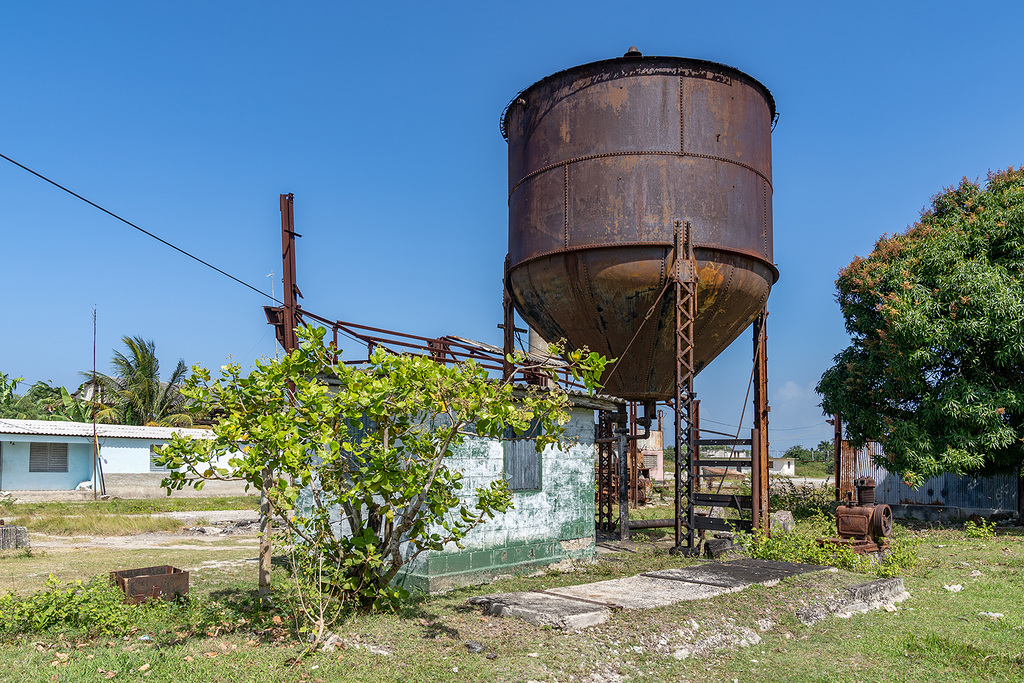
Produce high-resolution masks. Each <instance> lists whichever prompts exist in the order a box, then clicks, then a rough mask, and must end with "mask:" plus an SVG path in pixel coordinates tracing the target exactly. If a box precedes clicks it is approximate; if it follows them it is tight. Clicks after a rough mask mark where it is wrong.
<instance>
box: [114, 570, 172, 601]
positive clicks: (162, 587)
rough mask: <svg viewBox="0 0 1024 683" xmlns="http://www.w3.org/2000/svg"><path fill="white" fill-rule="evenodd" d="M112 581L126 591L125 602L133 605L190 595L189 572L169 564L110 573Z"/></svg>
mask: <svg viewBox="0 0 1024 683" xmlns="http://www.w3.org/2000/svg"><path fill="white" fill-rule="evenodd" d="M110 581H111V583H115V584H117V586H118V587H119V588H120V589H121V590H122V591H124V595H125V601H126V602H131V603H139V602H142V601H144V600H148V599H153V600H156V599H163V600H173V599H175V598H176V597H179V596H184V595H188V572H187V571H184V570H181V569H178V568H176V567H172V566H170V565H167V564H165V565H161V566H159V567H142V568H140V569H121V570H119V571H116V572H110Z"/></svg>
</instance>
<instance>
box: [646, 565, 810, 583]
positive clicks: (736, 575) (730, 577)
mask: <svg viewBox="0 0 1024 683" xmlns="http://www.w3.org/2000/svg"><path fill="white" fill-rule="evenodd" d="M824 569H826V567H819V566H817V565H813V564H799V563H796V562H773V561H771V560H751V559H747V558H744V559H740V560H733V561H731V562H709V563H708V564H702V565H697V566H695V567H683V568H681V569H663V570H661V571H656V572H647V573H646V574H643V576H647V577H650V578H653V579H667V580H670V581H679V582H689V583H695V584H702V585H705V586H717V587H719V588H724V589H727V590H741V589H743V588H746V587H747V586H749V585H750V584H752V583H759V584H762V585H765V586H774V585H775V584H777V583H778V582H779V581H781V580H782V579H784V578H786V577H787V576H796V575H797V574H806V573H808V572H817V571H822V570H824Z"/></svg>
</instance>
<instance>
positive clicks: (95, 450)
mask: <svg viewBox="0 0 1024 683" xmlns="http://www.w3.org/2000/svg"><path fill="white" fill-rule="evenodd" d="M91 412H92V499H93V500H96V489H97V487H98V486H99V480H98V477H97V472H98V469H99V467H98V466H99V462H100V448H99V445H100V442H99V439H98V438H97V437H96V305H95V304H93V307H92V411H91Z"/></svg>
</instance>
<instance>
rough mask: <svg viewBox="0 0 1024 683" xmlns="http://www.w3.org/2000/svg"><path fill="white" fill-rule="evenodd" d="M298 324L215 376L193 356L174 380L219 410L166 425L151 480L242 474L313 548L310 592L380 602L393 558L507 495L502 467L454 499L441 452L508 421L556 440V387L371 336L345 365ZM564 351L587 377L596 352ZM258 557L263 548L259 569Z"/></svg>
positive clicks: (456, 483) (435, 542) (181, 482)
mask: <svg viewBox="0 0 1024 683" xmlns="http://www.w3.org/2000/svg"><path fill="white" fill-rule="evenodd" d="M298 335H299V338H300V340H301V344H300V346H299V348H298V349H296V350H295V351H292V352H291V353H289V354H288V355H286V356H284V357H283V358H278V359H270V360H261V361H257V363H256V369H255V370H253V371H252V372H250V373H249V374H247V375H245V374H243V373H242V371H241V368H240V367H239V366H238V365H227V366H224V367H223V368H221V375H220V377H219V378H217V379H211V375H210V372H209V371H208V370H206V369H204V368H201V367H199V366H196V367H195V368H194V369H193V373H192V376H191V377H190V378H189V380H188V381H187V382H186V384H185V387H184V388H183V389H182V393H183V394H184V395H185V396H187V397H188V398H189V399H191V400H193V401H195V402H196V404H197V405H199V406H201V407H206V408H208V409H210V410H216V411H217V412H218V413H219V414H220V416H221V417H220V419H219V421H218V422H217V424H215V425H214V427H213V432H214V435H215V437H214V438H213V439H212V440H201V439H196V440H193V439H190V438H187V437H181V436H176V437H174V438H173V440H172V441H171V443H170V444H169V445H168V446H167V447H166V448H165V449H164V450H163V451H162V454H161V456H160V458H159V461H160V462H162V463H163V464H165V465H166V466H168V467H169V468H172V471H171V472H170V473H169V474H168V475H167V477H166V478H165V479H164V482H163V483H164V486H166V487H167V490H168V493H170V491H172V490H176V489H181V488H182V487H183V486H186V485H193V486H195V487H196V488H200V487H201V486H202V484H203V482H205V481H206V480H209V479H218V478H227V477H233V478H241V479H243V480H245V481H246V482H247V483H248V484H249V485H251V486H252V487H254V488H256V489H258V490H260V491H261V492H263V494H264V496H265V498H266V499H267V500H268V501H269V503H270V507H271V509H272V510H274V511H275V512H276V519H275V521H276V522H277V523H278V524H280V525H283V526H284V527H285V528H287V529H288V531H289V532H290V533H291V534H292V535H293V536H294V538H295V542H296V544H298V545H299V546H301V547H302V549H303V550H302V553H301V554H302V555H304V556H305V557H307V558H313V559H314V560H315V561H313V562H311V565H312V566H315V568H316V569H315V572H314V574H315V575H316V576H318V577H322V578H321V579H317V581H318V584H319V585H320V587H321V588H320V592H321V594H322V592H323V591H327V592H329V593H331V594H332V595H333V596H334V597H335V598H336V599H337V600H338V601H339V602H341V603H348V604H356V605H358V606H361V607H364V608H377V607H383V606H388V605H392V604H394V603H395V602H396V601H397V600H399V599H400V598H401V597H403V595H404V591H403V590H402V589H401V588H399V587H397V586H396V585H395V584H394V581H393V580H394V579H395V577H396V576H397V575H398V572H399V571H400V570H401V569H402V567H403V566H405V565H406V564H407V563H408V562H410V561H411V560H413V559H414V558H415V557H416V556H418V555H420V554H421V553H423V552H426V551H430V550H434V551H439V550H442V549H444V548H445V547H447V546H449V544H454V545H455V546H458V547H460V546H459V544H460V541H461V540H462V539H463V538H465V536H466V534H467V533H469V531H470V530H471V529H472V528H474V527H475V526H477V525H478V524H481V523H483V522H484V521H485V520H487V519H489V518H491V517H492V516H493V515H495V514H500V513H502V512H504V511H505V510H507V509H509V507H510V506H511V505H512V498H511V494H510V492H509V490H508V486H507V484H506V482H505V481H504V480H503V479H498V480H496V481H494V482H491V483H490V485H487V486H480V487H477V488H476V489H475V491H474V493H475V502H474V503H472V504H468V503H467V502H465V500H464V499H463V498H462V497H460V496H459V491H460V490H461V489H462V487H463V483H462V474H461V473H460V472H458V471H455V470H451V469H449V468H448V467H447V466H446V458H447V457H449V456H450V455H451V454H452V453H453V452H454V450H455V449H456V448H458V447H459V446H460V445H461V444H463V443H465V442H466V441H467V440H469V439H481V438H482V439H503V438H506V429H507V428H509V427H511V428H512V429H513V430H514V431H515V433H517V434H526V433H527V430H530V438H535V439H536V444H537V449H538V450H541V449H543V448H545V447H547V446H550V445H554V444H557V443H558V442H559V440H560V439H561V438H562V436H563V434H564V429H563V425H564V424H565V423H566V422H567V421H568V410H567V408H568V406H569V397H568V395H567V394H566V392H565V391H563V390H561V389H558V388H557V387H556V388H553V389H540V388H538V387H532V388H530V389H529V390H528V391H526V392H525V393H523V392H521V391H516V390H515V388H514V387H513V385H512V384H511V383H510V382H502V381H497V380H494V379H492V378H491V377H489V376H488V374H487V371H486V370H484V369H483V368H481V367H480V366H479V365H477V364H476V363H474V362H472V361H467V362H464V363H457V364H453V365H444V364H441V363H437V362H435V361H433V360H431V359H430V358H427V357H423V356H415V355H397V354H393V353H390V352H388V351H386V350H385V349H383V348H379V347H378V348H377V349H375V350H374V352H373V353H372V354H371V356H370V359H369V362H368V363H366V364H364V365H360V366H356V365H348V364H345V363H342V362H338V361H336V360H335V349H334V348H333V346H327V347H325V346H324V344H323V337H324V330H323V329H322V328H310V327H303V328H299V330H298ZM566 356H567V360H568V367H569V368H570V369H571V370H572V372H573V374H574V375H575V376H576V377H577V378H579V379H581V380H583V382H584V383H585V384H586V386H587V387H588V388H590V389H591V390H593V389H595V388H597V387H598V386H599V385H597V381H598V379H599V378H600V374H601V372H602V371H603V369H604V366H605V363H606V362H607V361H606V360H605V359H604V358H603V357H601V356H598V355H597V354H594V353H589V352H586V351H573V352H570V353H568V354H566ZM513 360H515V359H513ZM531 424H535V425H538V426H537V427H536V429H535V431H534V427H531ZM225 461H226V464H225ZM268 513H269V510H265V511H264V514H268ZM264 524H266V521H264ZM264 550H265V551H267V550H268V547H265V549H264ZM264 555H265V556H266V555H269V552H265V553H264ZM264 559H268V558H267V557H265V558H264ZM269 569H270V567H269V562H266V566H265V567H264V569H263V570H264V571H266V573H267V576H266V577H263V576H261V581H262V580H263V579H264V578H269ZM261 586H262V584H261ZM320 626H321V627H322V620H321V622H320ZM321 630H322V628H321Z"/></svg>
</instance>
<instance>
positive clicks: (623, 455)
mask: <svg viewBox="0 0 1024 683" xmlns="http://www.w3.org/2000/svg"><path fill="white" fill-rule="evenodd" d="M628 432H629V421H628V419H627V416H626V406H624V405H620V406H619V412H618V414H617V424H616V425H615V435H616V436H618V449H617V450H618V454H619V540H621V541H628V540H629V434H628Z"/></svg>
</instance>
